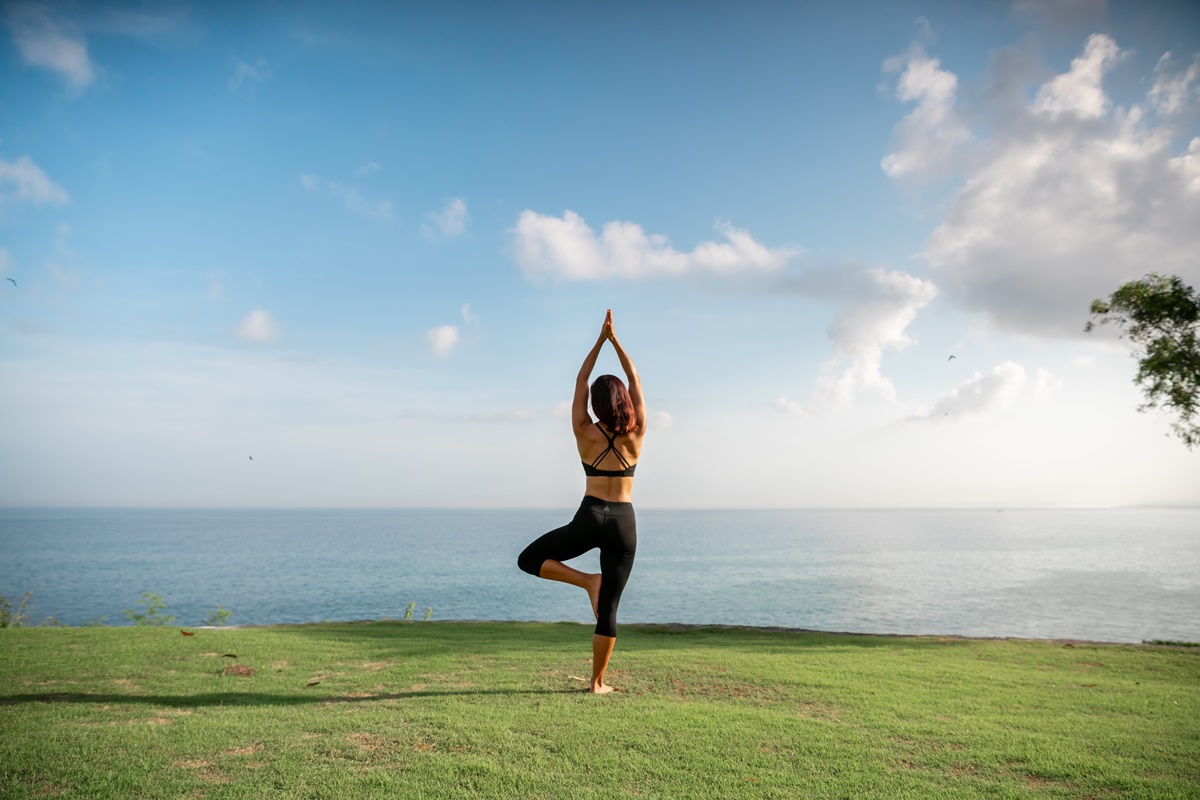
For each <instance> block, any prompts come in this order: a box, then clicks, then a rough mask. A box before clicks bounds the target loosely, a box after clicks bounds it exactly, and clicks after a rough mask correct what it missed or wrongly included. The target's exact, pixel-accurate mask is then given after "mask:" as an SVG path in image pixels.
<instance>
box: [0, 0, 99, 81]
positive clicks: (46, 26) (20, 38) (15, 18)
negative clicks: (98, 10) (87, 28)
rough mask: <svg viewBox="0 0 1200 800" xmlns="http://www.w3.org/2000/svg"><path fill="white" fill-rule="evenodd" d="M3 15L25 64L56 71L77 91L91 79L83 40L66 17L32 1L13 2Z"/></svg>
mask: <svg viewBox="0 0 1200 800" xmlns="http://www.w3.org/2000/svg"><path fill="white" fill-rule="evenodd" d="M6 17H7V19H8V25H9V28H10V30H11V31H12V39H13V44H14V45H16V47H17V52H18V53H20V54H21V60H22V61H24V62H25V63H26V64H28V65H30V66H33V67H42V68H44V69H48V70H51V71H53V72H56V73H58V75H59V77H61V78H62V79H63V80H64V81H66V82H67V85H68V86H70V87H71V89H72V90H74V91H77V92H78V91H82V90H84V89H86V88H87V87H88V86H90V85H91V84H92V82H93V81H95V79H96V71H95V69H94V68H93V66H92V61H91V59H90V58H89V57H88V48H87V40H86V39H85V38H84V36H83V33H82V32H81V31H80V30H79V29H78V28H77V27H76V26H75V25H74V24H72V23H71V22H70V21H69V20H66V19H64V18H62V17H60V16H58V15H56V14H52V13H51V10H50V8H49V7H48V6H44V5H39V4H36V3H13V4H11V5H9V6H8V7H7V10H6Z"/></svg>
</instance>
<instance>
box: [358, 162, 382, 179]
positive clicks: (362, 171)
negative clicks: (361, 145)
mask: <svg viewBox="0 0 1200 800" xmlns="http://www.w3.org/2000/svg"><path fill="white" fill-rule="evenodd" d="M376 172H379V163H378V162H377V161H371V162H368V163H366V164H363V165H362V166H361V167H356V168H355V169H354V174H355V175H357V176H358V177H360V178H365V177H367V176H368V175H374V174H375V173H376Z"/></svg>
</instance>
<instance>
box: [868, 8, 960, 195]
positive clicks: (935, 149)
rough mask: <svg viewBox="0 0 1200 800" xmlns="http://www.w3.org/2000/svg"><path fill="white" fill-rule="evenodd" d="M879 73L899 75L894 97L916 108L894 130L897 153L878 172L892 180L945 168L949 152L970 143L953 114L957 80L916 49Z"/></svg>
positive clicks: (883, 162)
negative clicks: (884, 71)
mask: <svg viewBox="0 0 1200 800" xmlns="http://www.w3.org/2000/svg"><path fill="white" fill-rule="evenodd" d="M926 26H928V23H926ZM883 68H884V70H886V71H887V72H898V73H900V77H899V79H898V80H897V82H896V97H897V98H898V99H899V100H901V101H903V102H906V103H914V102H915V103H916V104H917V107H916V108H914V109H913V110H912V112H910V113H909V115H908V116H907V117H905V118H904V119H903V120H902V121H901V122H900V124H899V125H897V126H896V130H895V134H894V141H895V144H896V149H895V150H894V151H893V152H891V153H889V154H888V155H887V156H885V157H884V158H883V161H882V162H880V165H881V166H882V167H883V171H884V172H886V173H887V174H888V175H890V176H892V177H893V178H895V177H899V176H901V175H908V174H912V173H915V172H929V171H930V170H931V169H932V168H933V167H935V166H940V165H943V164H945V163H946V159H947V155H948V154H949V153H950V152H953V151H954V150H955V149H956V148H957V147H959V146H960V145H962V144H964V143H966V142H968V141H970V139H971V132H970V131H969V130H968V129H967V126H966V124H965V123H964V122H963V121H962V119H960V118H959V116H958V114H957V113H956V112H955V110H954V99H955V92H956V90H957V87H958V78H957V77H956V76H955V75H954V73H952V72H947V71H946V70H944V69H942V68H941V62H940V61H938V60H937V59H935V58H930V57H929V56H928V55H927V54H926V53H925V48H924V47H922V46H921V45H920V44H914V45H913V46H912V47H911V48H910V49H909V52H908V53H907V54H905V55H902V56H894V57H892V58H889V59H888V60H886V61H884V62H883Z"/></svg>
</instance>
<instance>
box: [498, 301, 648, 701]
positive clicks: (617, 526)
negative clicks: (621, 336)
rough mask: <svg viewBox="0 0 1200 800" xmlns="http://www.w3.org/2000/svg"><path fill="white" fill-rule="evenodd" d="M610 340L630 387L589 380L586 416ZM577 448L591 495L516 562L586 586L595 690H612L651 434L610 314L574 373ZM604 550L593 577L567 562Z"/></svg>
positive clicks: (613, 380) (608, 379)
mask: <svg viewBox="0 0 1200 800" xmlns="http://www.w3.org/2000/svg"><path fill="white" fill-rule="evenodd" d="M605 342H612V346H613V349H614V350H616V351H617V358H619V359H620V360H621V368H622V369H624V370H625V377H626V378H627V379H628V380H629V389H628V390H626V388H625V384H623V383H621V379H620V378H618V377H616V376H615V375H601V376H600V377H599V378H596V382H595V383H593V384H592V388H591V397H592V410H593V411H595V412H596V416H597V417H599V418H600V419H599V421H598V422H592V418H591V415H589V414H588V378H589V377H590V376H591V374H592V369H593V368H594V367H595V366H596V357H597V356H598V355H600V348H601V347H603V346H604V343H605ZM571 426H572V428H573V429H574V431H575V446H576V447H577V448H578V450H579V457H580V458H581V459H582V460H583V472H584V474H585V475H586V476H587V494H586V495H585V496H584V498H583V502H582V503H581V504H580V506H579V510H578V511H576V512H575V518H574V519H572V520H571V522H570V524H568V525H566V526H564V527H562V528H558V529H556V530H552V531H550V532H549V533H547V534H546V535H545V536H542V537H541V538H539V539H537V540H536V541H535V542H534V543H533V544H531V545H529V547H526V548H525V551H524V552H523V553H521V555H520V557H519V558H518V559H517V565H518V566H519V567H520V568H521V569H523V570H524V571H525V572H528V573H529V574H530V575H536V576H538V577H539V578H546V579H547V580H552V581H562V582H563V583H569V584H571V585H573V586H579V587H581V588H583V589H586V590H587V593H588V598H589V599H590V600H591V602H592V613H593V614H595V615H596V634H595V636H593V637H592V684H591V691H592V692H593V693H595V694H605V693H607V692H611V691H612V687H611V686H609V685H607V684H606V683H605V682H604V671H605V670H606V669H608V660H609V658H610V657H611V656H612V651H613V645H614V644H616V641H617V604H618V603H620V602H621V592H622V591H623V590H624V589H625V582H626V581H627V580H629V572H630V570H632V569H633V554H634V551H635V550H636V549H637V523H636V521H635V519H634V516H633V503H632V502H631V499H632V494H633V471H634V469H635V468H636V467H637V462H638V457H639V456H640V455H641V453H642V437H643V436H645V434H646V403H645V401H644V400H643V398H642V382H641V379H640V378H638V373H637V369H635V368H634V366H633V362H632V361H630V360H629V355H628V354H627V353H626V352H625V349H624V348H623V347H621V343H620V342H619V341H617V335H616V334H615V333H614V332H613V323H612V311H611V310H609V312H608V314H607V316H605V318H604V327H602V328H601V329H600V338H598V339H597V340H596V344H595V345H593V346H592V350H591V352H589V353H588V354H587V358H585V359H584V360H583V366H582V367H580V369H579V375H578V377H576V378H575V399H574V400H573V401H572V403H571ZM597 547H598V548H600V573H599V574H589V573H586V572H580V571H579V570H577V569H572V568H571V567H568V566H567V565H566V564H564V563H562V562H564V561H568V560H570V559H572V558H575V557H576V556H580V555H583V554H584V553H586V552H587V551H589V550H592V549H594V548H597Z"/></svg>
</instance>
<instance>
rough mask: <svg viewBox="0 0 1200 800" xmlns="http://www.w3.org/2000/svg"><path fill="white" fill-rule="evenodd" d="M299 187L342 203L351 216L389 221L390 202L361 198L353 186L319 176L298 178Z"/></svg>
mask: <svg viewBox="0 0 1200 800" xmlns="http://www.w3.org/2000/svg"><path fill="white" fill-rule="evenodd" d="M300 185H301V186H303V187H304V188H305V190H307V191H310V192H325V193H327V194H330V195H332V196H334V197H336V198H337V199H338V200H341V201H342V206H343V207H344V208H345V209H346V211H348V212H350V213H351V214H357V215H358V216H360V217H366V218H367V219H391V218H392V201H391V200H375V199H371V198H368V197H365V196H363V194H362V193H361V192H359V191H358V190H357V189H355V188H354V187H353V186H347V185H346V184H344V183H338V182H337V181H331V180H328V179H327V178H322V177H321V176H320V175H312V174H304V175H301V176H300Z"/></svg>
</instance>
